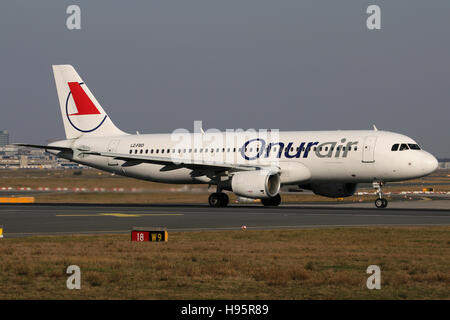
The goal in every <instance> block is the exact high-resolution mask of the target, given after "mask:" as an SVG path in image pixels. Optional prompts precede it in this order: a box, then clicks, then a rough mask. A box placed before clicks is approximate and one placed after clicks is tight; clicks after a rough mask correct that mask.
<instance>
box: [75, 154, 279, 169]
mask: <svg viewBox="0 0 450 320" xmlns="http://www.w3.org/2000/svg"><path fill="white" fill-rule="evenodd" d="M83 153H84V154H91V155H97V156H103V157H110V158H114V159H116V160H123V161H126V162H125V163H124V164H123V166H127V162H128V163H129V164H128V165H134V164H137V163H152V164H161V165H166V166H168V167H167V169H166V170H171V169H176V168H189V169H193V170H194V169H209V170H213V171H224V170H236V171H251V170H259V169H267V168H271V169H273V170H274V171H279V168H278V167H277V168H274V167H273V166H268V165H245V164H231V163H226V162H220V161H205V160H194V159H183V158H172V157H154V156H145V155H141V154H122V153H113V152H83Z"/></svg>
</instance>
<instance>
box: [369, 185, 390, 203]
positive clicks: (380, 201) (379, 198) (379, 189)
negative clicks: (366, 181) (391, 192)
mask: <svg viewBox="0 0 450 320" xmlns="http://www.w3.org/2000/svg"><path fill="white" fill-rule="evenodd" d="M372 185H373V187H374V189H377V192H378V199H377V200H375V207H377V208H386V207H387V205H388V201H387V200H386V199H385V198H383V191H382V188H383V185H384V183H383V182H381V181H380V182H373V184H372Z"/></svg>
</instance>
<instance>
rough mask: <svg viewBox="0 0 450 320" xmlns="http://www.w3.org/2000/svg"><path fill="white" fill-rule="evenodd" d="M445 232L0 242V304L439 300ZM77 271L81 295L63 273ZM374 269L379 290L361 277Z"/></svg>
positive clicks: (448, 282)
mask: <svg viewBox="0 0 450 320" xmlns="http://www.w3.org/2000/svg"><path fill="white" fill-rule="evenodd" d="M449 248H450V227H427V228H425V227H401V228H391V227H386V228H330V229H308V230H290V231H276V230H274V231H229V232H192V233H171V234H170V235H169V242H167V243H132V242H130V237H129V235H107V236H64V237H61V236H58V237H32V238H20V239H2V240H1V241H0V255H1V259H0V299H449V298H450V289H449V288H450V249H449ZM72 264H75V265H78V266H80V268H81V272H82V275H81V279H82V280H81V281H82V284H81V285H82V289H81V290H68V289H67V288H66V280H67V277H68V275H66V274H65V270H66V268H67V267H68V266H69V265H72ZM372 264H376V265H378V266H380V267H381V270H382V275H381V286H382V288H381V290H373V291H372V290H368V289H367V288H366V285H365V283H366V280H367V277H368V275H367V274H366V268H367V267H368V266H369V265H372Z"/></svg>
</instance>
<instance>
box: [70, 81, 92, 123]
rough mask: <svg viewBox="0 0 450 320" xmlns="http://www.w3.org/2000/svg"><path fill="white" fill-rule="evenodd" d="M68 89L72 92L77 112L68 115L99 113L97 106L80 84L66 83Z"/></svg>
mask: <svg viewBox="0 0 450 320" xmlns="http://www.w3.org/2000/svg"><path fill="white" fill-rule="evenodd" d="M68 85H69V88H70V91H71V92H72V97H73V100H74V101H75V106H76V108H77V111H78V112H77V113H72V114H69V116H81V115H85V114H100V111H98V109H97V107H96V106H95V105H94V103H93V102H92V101H91V99H89V97H88V96H87V94H86V92H84V90H83V88H82V87H81V86H80V84H79V83H78V82H69V83H68Z"/></svg>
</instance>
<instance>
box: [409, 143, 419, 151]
mask: <svg viewBox="0 0 450 320" xmlns="http://www.w3.org/2000/svg"><path fill="white" fill-rule="evenodd" d="M408 146H409V148H410V149H411V150H420V147H419V145H417V144H412V143H410V144H408Z"/></svg>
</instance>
